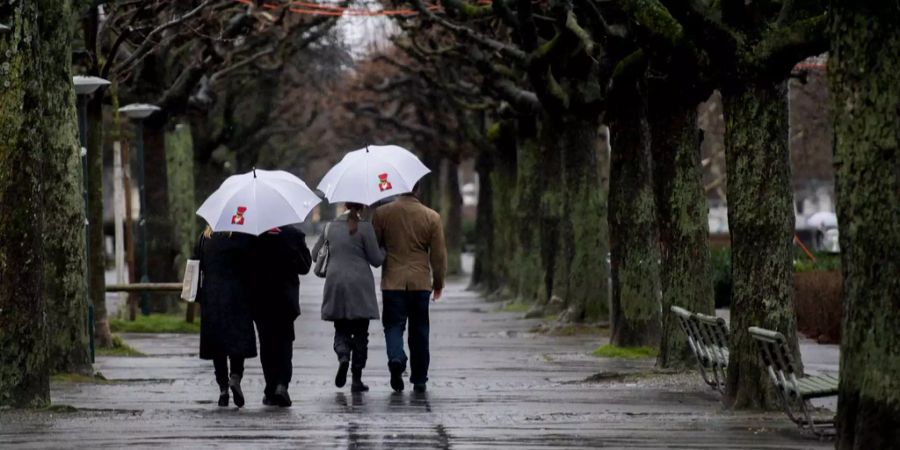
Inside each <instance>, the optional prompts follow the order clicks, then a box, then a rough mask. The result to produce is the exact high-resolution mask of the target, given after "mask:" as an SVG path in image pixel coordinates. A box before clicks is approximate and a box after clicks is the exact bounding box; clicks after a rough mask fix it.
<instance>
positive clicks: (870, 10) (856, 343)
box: [828, 0, 900, 449]
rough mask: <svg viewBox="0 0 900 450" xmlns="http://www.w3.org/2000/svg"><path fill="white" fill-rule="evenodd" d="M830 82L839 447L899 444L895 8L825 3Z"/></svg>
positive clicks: (898, 44) (899, 133)
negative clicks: (838, 289)
mask: <svg viewBox="0 0 900 450" xmlns="http://www.w3.org/2000/svg"><path fill="white" fill-rule="evenodd" d="M829 18H830V25H829V33H830V35H831V42H832V46H831V48H832V52H831V54H830V58H831V59H830V60H829V61H828V70H829V73H828V78H829V82H830V86H831V95H832V99H833V100H832V101H833V106H834V124H835V166H836V167H837V176H836V179H837V188H838V189H837V191H838V199H839V200H838V202H837V206H838V224H839V227H840V241H841V251H842V271H843V277H844V293H845V303H844V319H843V329H842V331H841V373H840V379H841V386H840V394H839V397H838V415H837V425H838V439H837V448H838V449H867V448H896V446H897V445H898V442H900V326H898V323H900V277H898V276H897V274H898V273H900V263H898V260H897V254H898V252H900V209H898V205H900V148H898V146H900V125H898V122H897V114H898V110H897V106H898V105H900V82H898V74H900V59H898V57H897V55H898V54H900V27H898V23H900V10H898V9H897V6H896V5H895V4H892V3H891V2H877V1H873V0H868V1H847V0H840V1H839V0H834V1H832V2H831V11H830V13H829Z"/></svg>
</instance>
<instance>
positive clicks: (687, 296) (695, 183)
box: [648, 84, 714, 368]
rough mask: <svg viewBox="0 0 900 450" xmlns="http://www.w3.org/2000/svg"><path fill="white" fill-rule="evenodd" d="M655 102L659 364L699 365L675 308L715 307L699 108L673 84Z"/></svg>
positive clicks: (651, 117)
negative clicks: (659, 299)
mask: <svg viewBox="0 0 900 450" xmlns="http://www.w3.org/2000/svg"><path fill="white" fill-rule="evenodd" d="M649 102H650V104H649V110H648V111H649V117H648V118H649V124H650V134H651V141H652V144H651V151H652V155H653V180H654V192H655V196H656V217H657V224H658V227H659V250H660V262H661V264H660V285H661V288H662V333H661V336H660V346H659V347H660V348H659V356H658V358H657V365H659V366H660V367H674V368H683V367H693V366H694V365H695V364H696V359H695V358H694V355H693V353H692V352H691V349H690V347H689V346H688V343H687V337H686V336H685V335H684V332H683V331H682V330H681V327H680V326H679V324H678V323H677V320H676V319H675V317H674V316H673V315H672V313H671V312H670V311H669V308H670V307H671V306H672V305H677V306H681V307H683V308H687V309H688V310H690V311H695V312H700V313H704V314H712V313H713V308H714V305H713V303H714V302H713V289H712V277H711V275H710V271H709V224H708V218H707V216H708V208H707V206H706V195H705V192H704V190H703V168H702V167H701V165H700V130H699V128H698V127H697V108H696V105H695V104H694V103H693V102H691V101H690V100H689V99H685V98H681V96H680V95H677V90H676V88H673V87H672V86H671V85H668V84H665V85H662V86H659V89H654V90H653V91H651V92H650V96H649Z"/></svg>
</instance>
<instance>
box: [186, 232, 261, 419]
mask: <svg viewBox="0 0 900 450" xmlns="http://www.w3.org/2000/svg"><path fill="white" fill-rule="evenodd" d="M254 239H255V237H254V236H251V235H248V234H242V233H230V232H219V233H214V232H213V231H212V229H211V228H210V227H206V230H205V231H204V232H203V233H202V234H201V235H200V238H199V239H198V241H197V244H196V246H195V247H194V256H193V259H197V260H199V261H200V274H201V275H200V283H199V288H198V291H197V297H196V298H197V300H196V301H197V303H199V304H200V305H201V307H200V358H201V359H206V360H210V359H211V360H212V361H213V366H214V368H215V375H216V383H217V384H218V385H219V406H228V400H229V398H228V390H229V388H231V393H232V395H233V396H234V404H235V406H237V407H239V408H240V407H243V406H244V393H243V392H242V391H241V378H243V375H244V359H246V358H253V357H255V356H256V335H255V334H254V332H253V319H252V318H251V316H250V304H251V298H252V297H251V296H252V294H253V289H252V282H253V280H252V276H251V274H250V270H249V268H250V263H251V262H252V261H251V251H252V245H253V240H254ZM229 360H230V362H231V371H230V372H229V367H228V363H229Z"/></svg>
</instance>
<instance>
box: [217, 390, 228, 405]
mask: <svg viewBox="0 0 900 450" xmlns="http://www.w3.org/2000/svg"><path fill="white" fill-rule="evenodd" d="M219 406H228V389H222V390H221V391H220V392H219Z"/></svg>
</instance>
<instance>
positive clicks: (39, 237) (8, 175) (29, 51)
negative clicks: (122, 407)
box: [0, 0, 86, 407]
mask: <svg viewBox="0 0 900 450" xmlns="http://www.w3.org/2000/svg"><path fill="white" fill-rule="evenodd" d="M69 14H70V3H69V2H67V1H49V0H43V1H35V2H18V3H16V4H11V5H8V6H6V7H4V8H0V23H3V24H5V25H8V26H10V28H11V30H10V31H9V32H7V33H4V34H0V79H2V80H3V81H2V84H3V86H2V89H0V203H2V204H4V205H5V206H7V207H8V208H5V213H4V214H0V279H2V280H3V286H4V289H2V290H0V323H2V324H3V326H2V327H0V348H2V349H3V351H2V352H0V405H11V406H20V407H21V406H24V407H28V406H42V405H45V404H47V403H48V402H49V400H50V399H49V372H50V369H51V367H50V360H49V355H50V352H51V341H50V340H49V339H48V325H53V327H54V330H56V331H55V333H58V334H56V336H63V335H66V334H68V335H69V336H72V338H73V339H74V341H72V342H70V346H69V347H65V346H62V345H60V346H59V347H55V348H53V350H54V352H57V353H55V354H58V355H61V356H63V357H64V358H66V359H67V360H68V361H69V363H70V364H71V365H72V366H73V367H75V366H82V365H83V364H84V361H85V354H86V352H85V351H84V347H80V348H76V347H78V344H79V343H83V342H84V336H83V331H84V319H85V316H84V315H83V314H82V313H83V312H84V309H83V308H78V306H79V305H81V306H83V305H84V301H85V299H86V297H85V296H84V281H83V276H84V275H83V274H84V257H83V253H82V252H83V251H84V237H83V235H84V229H83V227H82V224H83V223H84V216H83V215H82V214H73V216H74V222H71V223H67V224H65V226H68V227H69V228H71V229H73V230H75V232H76V233H77V235H79V236H81V238H80V239H76V240H75V241H74V242H67V243H66V245H63V248H68V249H72V250H74V252H73V253H69V254H66V255H55V256H56V259H53V260H48V261H45V258H44V256H45V255H48V254H49V253H48V250H49V249H50V248H51V244H50V242H51V241H52V242H54V243H58V241H60V240H63V239H65V238H66V237H67V235H49V234H48V233H47V231H54V230H55V229H53V228H51V227H47V228H45V227H44V224H46V223H47V222H48V221H52V220H65V219H68V218H70V217H68V216H65V215H63V214H60V215H58V214H57V213H59V211H65V212H71V211H74V210H75V208H74V207H69V208H66V207H65V206H67V205H68V206H71V204H70V203H68V202H67V201H68V200H72V201H74V202H76V206H80V205H81V201H80V195H79V194H80V191H81V189H80V188H77V187H76V188H74V189H72V186H69V188H70V191H69V192H73V193H75V196H74V197H60V196H58V194H59V192H58V191H57V190H56V189H57V188H58V187H59V186H57V185H58V184H64V183H66V182H67V181H71V178H70V177H62V178H57V177H56V175H57V172H55V171H57V170H59V171H61V172H63V173H65V174H67V175H68V174H72V173H73V172H72V171H71V170H72V169H73V168H74V169H75V171H74V174H76V175H77V174H78V173H79V172H78V169H77V167H78V166H77V158H78V156H77V155H78V153H77V152H78V148H79V146H78V140H77V134H76V133H75V126H74V124H75V122H74V118H75V110H74V107H75V102H74V92H73V90H72V84H71V75H72V74H71V65H70V58H71V39H70V30H69V22H68V21H65V20H59V18H60V17H69ZM73 161H74V162H75V163H74V164H73ZM76 186H77V184H76ZM76 197H77V200H76V199H75V198H76ZM36 200H37V201H36ZM47 205H49V206H52V207H59V210H52V211H51V210H48V209H47V208H46V207H45V206H47ZM62 226H63V225H62V224H60V227H62ZM76 255H77V256H76ZM67 257H71V259H67ZM76 261H77V263H76ZM68 264H72V265H73V266H67V265H68ZM63 267H65V269H66V270H67V271H64V272H63V273H65V274H66V275H67V277H65V278H64V279H62V280H50V281H52V283H47V281H48V280H47V278H48V277H49V276H52V274H53V273H54V271H56V270H61V269H62V268H63ZM74 285H77V286H78V287H80V289H73V288H72V286H74ZM70 289H71V290H70ZM76 292H80V294H76ZM54 294H59V296H55V295H54ZM48 303H50V305H48ZM54 309H58V310H61V311H65V313H62V312H61V313H60V315H59V316H57V315H52V316H48V314H47V311H48V310H51V311H52V310H54ZM59 317H70V318H77V319H78V323H79V324H80V325H74V326H72V325H71V324H68V323H61V324H48V320H53V319H54V318H59ZM57 327H59V329H57ZM54 341H56V340H54ZM59 341H62V339H60V340H59Z"/></svg>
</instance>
